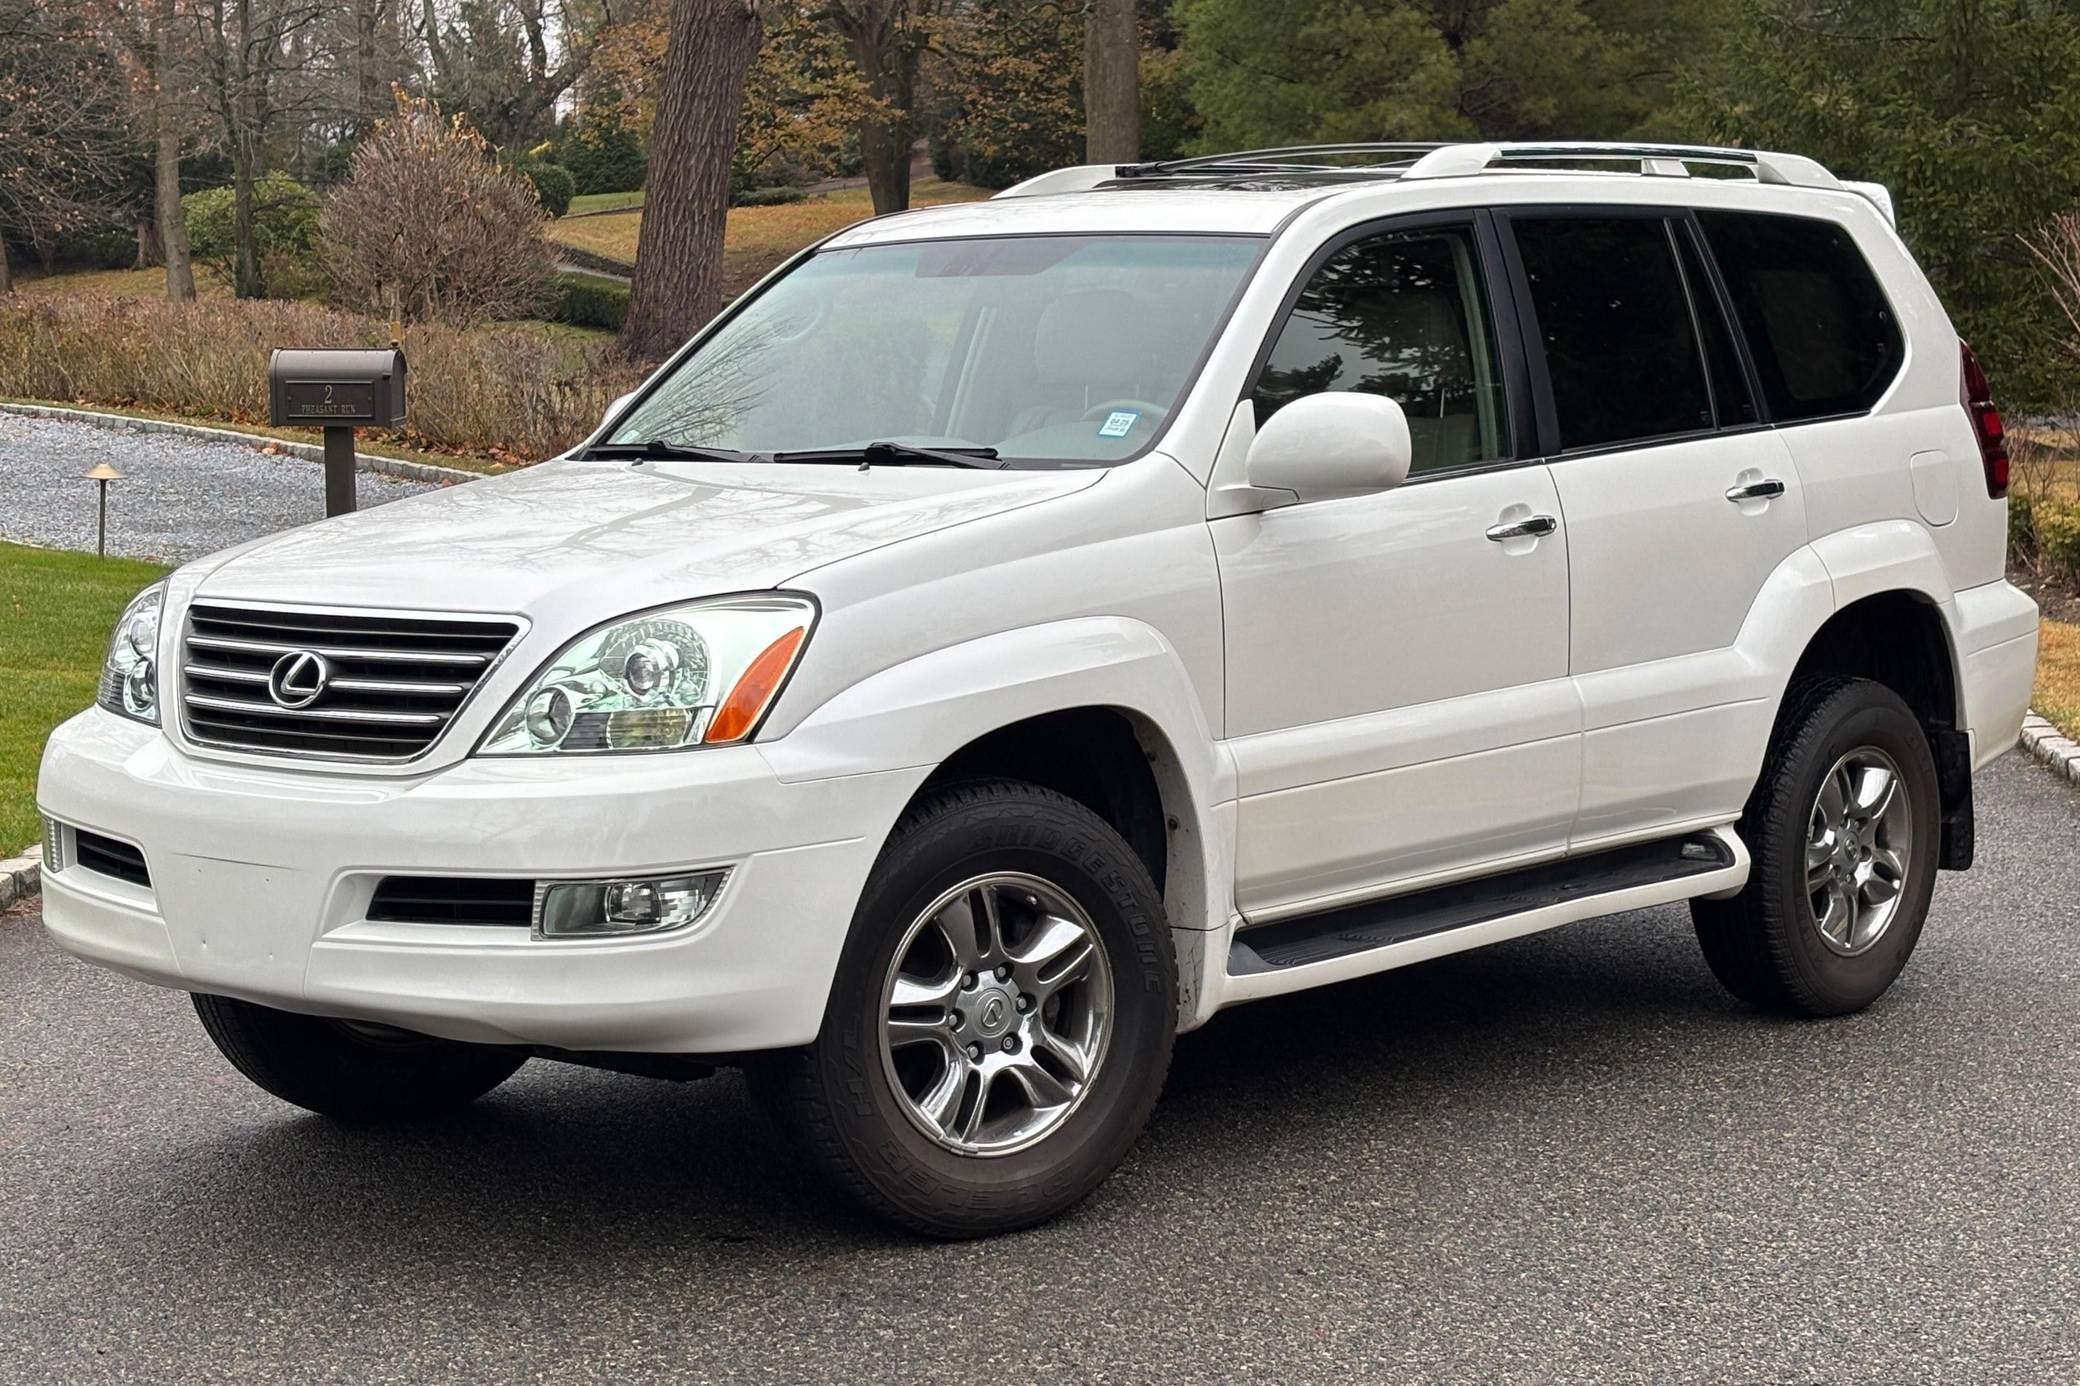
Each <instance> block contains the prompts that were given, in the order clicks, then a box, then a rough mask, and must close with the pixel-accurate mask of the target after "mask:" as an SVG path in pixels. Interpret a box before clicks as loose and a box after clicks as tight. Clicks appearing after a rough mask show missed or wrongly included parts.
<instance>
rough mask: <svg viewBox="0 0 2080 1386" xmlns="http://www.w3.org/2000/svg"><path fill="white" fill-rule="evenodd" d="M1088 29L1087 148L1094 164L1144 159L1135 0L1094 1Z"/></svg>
mask: <svg viewBox="0 0 2080 1386" xmlns="http://www.w3.org/2000/svg"><path fill="white" fill-rule="evenodd" d="M1088 3H1089V8H1088V9H1087V10H1086V11H1085V19H1084V31H1083V131H1084V133H1083V148H1084V156H1083V157H1084V160H1085V161H1086V162H1088V163H1093V164H1131V163H1133V162H1134V161H1136V160H1137V159H1139V158H1140V157H1141V34H1140V30H1139V29H1138V28H1137V27H1136V25H1135V23H1134V0H1088Z"/></svg>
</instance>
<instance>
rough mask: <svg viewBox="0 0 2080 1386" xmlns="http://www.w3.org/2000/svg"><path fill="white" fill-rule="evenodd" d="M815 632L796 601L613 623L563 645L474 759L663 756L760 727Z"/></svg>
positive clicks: (745, 601)
mask: <svg viewBox="0 0 2080 1386" xmlns="http://www.w3.org/2000/svg"><path fill="white" fill-rule="evenodd" d="M815 622H816V606H815V604H814V603H813V602H810V601H809V600H808V599H806V598H803V597H780V596H770V597H728V598H724V599H721V600H718V601H703V602H688V603H687V604H685V605H684V606H670V607H664V608H661V609H659V610H657V611H646V612H644V613H642V614H641V615H639V616H630V617H627V618H625V619H623V620H619V621H614V622H611V623H609V624H607V625H604V626H601V627H600V628H599V629H597V630H595V631H592V632H591V633H590V634H588V635H585V636H582V637H580V638H579V639H578V640H576V641H574V642H572V643H571V644H570V645H567V646H565V647H564V650H563V652H562V653H561V654H559V655H557V656H556V658H554V659H552V660H550V661H549V667H548V668H546V669H544V670H542V672H541V673H539V674H537V675H536V676H535V678H534V681H533V682H532V683H530V684H529V685H528V686H527V689H526V691H525V692H523V693H522V694H521V695H520V696H519V697H518V698H516V699H515V700H514V701H513V703H512V705H511V706H510V707H508V708H507V709H506V710H505V712H504V714H503V715H501V716H500V717H499V719H498V721H497V722H495V723H494V724H493V725H492V728H491V732H490V734H489V735H488V736H486V737H485V738H484V742H483V744H482V745H480V746H479V747H477V754H479V755H494V756H512V755H540V754H543V753H545V752H552V751H671V750H678V749H680V748H682V747H687V746H716V745H722V744H724V743H727V742H732V741H743V740H745V739H746V738H748V737H749V736H750V735H751V733H752V732H754V731H756V730H757V729H758V724H759V721H760V719H761V718H763V717H764V716H765V712H766V709H767V708H768V707H770V706H771V705H772V702H773V696H774V695H775V694H776V693H778V692H779V691H780V685H781V684H783V683H785V682H786V681H787V675H788V672H789V671H790V670H792V669H793V668H794V664H795V660H796V659H797V658H798V657H799V656H800V655H801V651H802V646H803V644H804V643H806V642H807V640H808V638H809V628H810V627H811V626H812V625H814V624H815Z"/></svg>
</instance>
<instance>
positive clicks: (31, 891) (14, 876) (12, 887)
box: [0, 844, 43, 910]
mask: <svg viewBox="0 0 2080 1386" xmlns="http://www.w3.org/2000/svg"><path fill="white" fill-rule="evenodd" d="M42 889H43V847H42V846H41V845H40V844H39V845H37V846H35V847H31V848H30V849H29V850H28V852H27V853H26V854H25V855H23V856H19V857H10V858H9V859H8V860H6V861H0V910H4V909H6V908H7V907H8V906H10V905H12V904H14V903H15V902H16V901H17V900H26V899H28V898H29V897H30V896H32V895H35V894H37V893H38V892H39V891H41V890H42Z"/></svg>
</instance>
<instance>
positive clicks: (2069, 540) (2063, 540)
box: [2008, 496, 2080, 590]
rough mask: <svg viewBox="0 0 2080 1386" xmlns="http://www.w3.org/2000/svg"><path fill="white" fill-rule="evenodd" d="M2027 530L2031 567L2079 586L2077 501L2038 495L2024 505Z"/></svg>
mask: <svg viewBox="0 0 2080 1386" xmlns="http://www.w3.org/2000/svg"><path fill="white" fill-rule="evenodd" d="M2023 509H2024V510H2025V511H2026V512H2027V519H2026V520H2025V521H2024V523H2025V524H2026V525H2027V527H2028V530H2029V542H2030V547H2031V549H2032V551H2033V559H2034V564H2033V566H2034V567H2035V568H2036V570H2037V571H2038V572H2039V573H2040V574H2042V575H2043V576H2044V577H2046V578H2048V579H2050V580H2051V581H2053V582H2056V583H2058V584H2060V585H2061V586H2063V587H2065V588H2067V589H2069V590H2070V589H2072V588H2073V587H2075V586H2080V504H2076V503H2074V502H2073V501H2069V500H2053V499H2051V498H2049V497H2044V496H2039V497H2037V498H2036V499H2035V500H2033V501H2030V502H2029V503H2028V504H2026V505H2025V506H2023ZM2008 514H2009V517H2010V518H2009V532H2010V534H2011V535H2012V533H2013V532H2014V518H2013V517H2014V514H2015V511H2014V509H2013V507H2011V508H2010V509H2009V511H2008Z"/></svg>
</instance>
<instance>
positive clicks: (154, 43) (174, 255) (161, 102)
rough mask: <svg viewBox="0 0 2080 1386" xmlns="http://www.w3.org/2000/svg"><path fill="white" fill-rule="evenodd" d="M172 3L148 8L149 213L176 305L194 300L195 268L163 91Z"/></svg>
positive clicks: (176, 119) (176, 133)
mask: <svg viewBox="0 0 2080 1386" xmlns="http://www.w3.org/2000/svg"><path fill="white" fill-rule="evenodd" d="M177 3H178V0H157V3H156V4H155V5H153V7H152V27H151V67H152V71H151V79H152V125H153V129H154V133H155V135H156V144H155V147H154V149H153V151H152V210H153V213H154V215H155V216H157V217H158V221H159V257H160V260H161V262H162V263H164V264H165V266H166V296H167V297H168V298H170V299H173V300H174V301H176V302H179V301H180V300H182V299H191V298H193V297H195V267H194V262H193V261H192V260H190V259H189V256H188V217H187V213H186V212H184V211H183V210H182V208H181V127H180V116H179V114H178V113H177V112H176V111H175V110H174V108H173V100H172V98H171V97H170V96H168V94H167V91H166V70H167V68H168V67H169V66H171V64H170V63H169V61H168V60H167V53H166V45H167V43H168V41H169V39H170V37H171V31H172V29H173V26H174V24H175V23H176V22H178V18H179V16H178V14H177V12H176V11H175V9H174V6H175V5H176V4H177Z"/></svg>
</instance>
